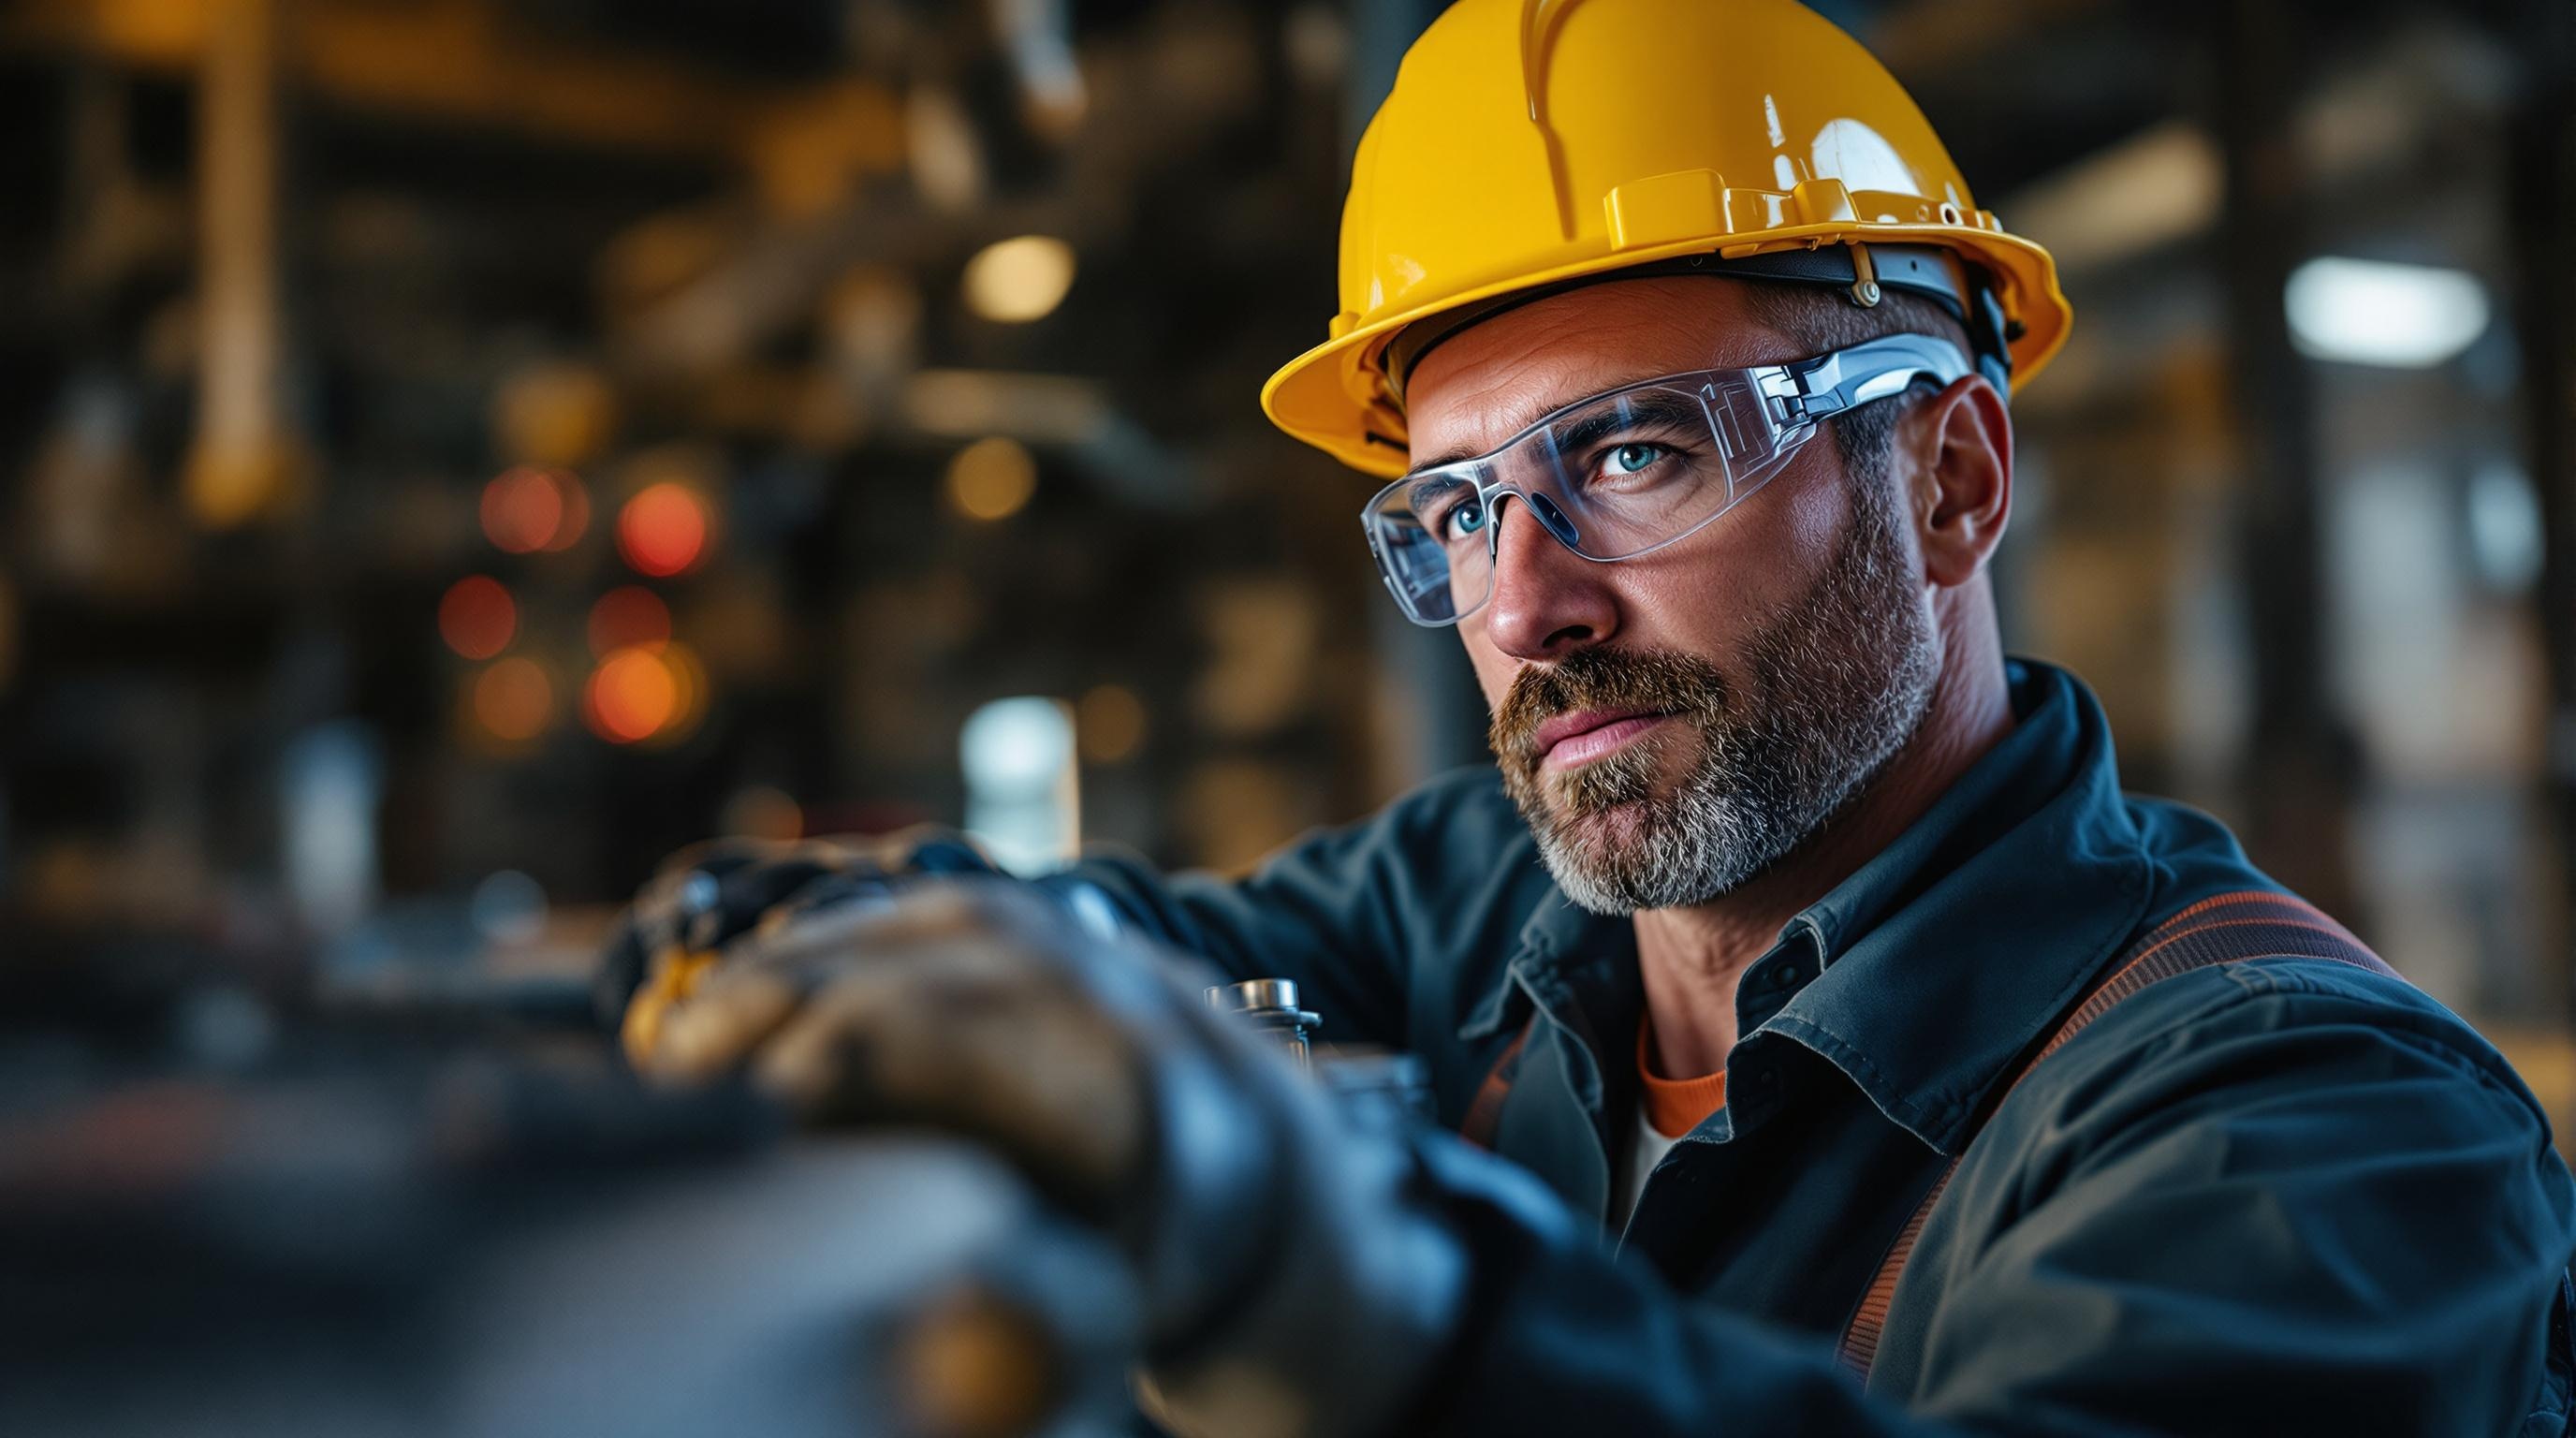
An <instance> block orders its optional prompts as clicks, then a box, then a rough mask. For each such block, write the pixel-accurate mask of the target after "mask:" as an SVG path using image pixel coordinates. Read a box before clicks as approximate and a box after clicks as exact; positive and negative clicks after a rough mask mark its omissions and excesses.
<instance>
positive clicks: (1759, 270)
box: [1385, 243, 2012, 395]
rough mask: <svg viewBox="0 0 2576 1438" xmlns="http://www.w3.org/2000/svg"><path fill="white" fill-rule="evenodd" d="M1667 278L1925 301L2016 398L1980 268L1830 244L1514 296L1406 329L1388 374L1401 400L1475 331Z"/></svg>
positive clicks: (1914, 251)
mask: <svg viewBox="0 0 2576 1438" xmlns="http://www.w3.org/2000/svg"><path fill="white" fill-rule="evenodd" d="M1666 275H1719V276H1726V277H1732V278H1742V279H1753V280H1773V281H1779V282H1783V283H1788V284H1802V285H1815V286H1818V287H1820V288H1831V289H1836V290H1840V291H1842V292H1843V294H1844V295H1845V297H1847V298H1849V299H1850V300H1851V302H1852V303H1853V304H1856V305H1861V306H1864V307H1867V306H1875V305H1876V304H1877V303H1878V300H1879V299H1880V298H1881V296H1882V294H1883V292H1884V291H1885V290H1890V289H1894V290H1903V291H1905V292H1906V293H1908V294H1912V295H1918V296H1920V297H1922V298H1924V299H1928V300H1930V301H1932V302H1933V303H1935V304H1937V305H1939V306H1941V308H1943V309H1945V310H1947V311H1949V312H1950V317H1951V318H1952V319H1955V320H1957V321H1958V322H1959V323H1960V325H1961V326H1962V327H1963V328H1965V329H1966V330H1967V332H1968V343H1969V347H1970V349H1971V350H1972V351H1973V358H1974V359H1975V360H1976V363H1977V370H1978V372H1979V373H1980V374H1983V375H1984V376H1985V377H1986V378H1987V379H1988V380H1989V381H1990V382H1992V383H1993V385H1994V387H1995V388H1996V389H1997V390H2000V391H2002V392H2003V393H2005V394H2010V393H2011V392H2012V352H2011V350H2010V349H2009V348H2008V347H2007V345H2006V340H2007V339H2008V338H2009V336H2008V334H2007V332H2006V326H2005V323H2004V311H2003V303H2002V301H2001V300H2000V299H1998V298H1997V297H1996V295H1995V292H1994V287H1993V286H1992V285H1991V284H1989V283H1987V282H1986V280H1985V277H1984V276H1983V275H1982V274H1981V273H1980V272H1979V271H1978V270H1977V268H1976V267H1975V266H1973V265H1970V264H1967V263H1966V262H1964V261H1962V260H1961V259H1959V257H1958V256H1957V255H1955V254H1953V253H1952V252H1951V251H1949V250H1948V249H1945V248H1943V247H1942V246H1939V245H1888V244H1870V245H1862V244H1859V243H1851V244H1828V245H1819V246H1817V247H1816V248H1814V249H1794V250H1774V251H1771V252H1770V253H1768V254H1759V255H1746V256H1744V257H1743V258H1741V259H1732V260H1730V259H1725V258H1722V257H1720V256H1718V255H1715V254H1698V255H1683V256H1680V257H1678V258H1675V259H1669V260H1658V261H1654V262H1652V263H1649V264H1643V265H1632V266H1630V267H1628V268H1626V269H1620V270H1611V271H1608V272H1606V273H1603V274H1597V275H1586V276H1584V277H1582V278H1581V279H1575V280H1568V281H1566V282H1565V283H1563V284H1556V285H1540V286H1537V287H1535V288H1532V289H1526V290H1515V291H1513V292H1512V293H1510V294H1507V295H1498V296H1496V297H1494V298H1493V299H1490V300H1486V301H1484V302H1483V303H1481V304H1469V305H1461V306H1459V307H1458V308H1456V309H1453V310H1450V311H1447V312H1446V313H1443V314H1438V315H1434V316H1432V317H1431V318H1429V319H1426V320H1422V321H1420V322H1418V323H1416V324H1412V325H1408V326H1406V327H1405V328H1404V329H1403V330H1402V331H1400V332H1398V333H1397V334H1396V336H1395V338H1393V339H1392V340H1390V341H1388V342H1387V348H1386V359H1385V372H1386V374H1387V376H1388V377H1389V378H1391V379H1393V380H1394V382H1395V387H1396V389H1397V392H1398V394H1399V395H1400V394H1401V392H1402V389H1403V387H1404V385H1406V384H1407V383H1408V382H1410V381H1411V379H1412V378H1413V369H1414V366H1416V365H1418V364H1420V363H1421V362H1422V357H1423V356H1424V355H1426V354H1428V353H1430V352H1431V350H1432V349H1433V348H1434V347H1435V346H1437V345H1438V344H1439V343H1440V342H1441V341H1442V340H1445V339H1447V338H1449V337H1450V336H1451V335H1454V334H1456V333H1458V332H1459V331H1461V330H1464V329H1466V328H1467V327H1468V326H1470V325H1473V324H1476V323H1478V322H1479V321H1482V320H1489V319H1492V318H1493V317H1494V316H1496V315H1499V314H1502V313H1504V312H1506V311H1509V310H1516V309H1518V308H1520V307H1521V306H1523V305H1526V304H1534V303H1536V302H1538V301H1539V300H1543V299H1546V298H1548V297H1550V296H1552V295H1561V294H1564V293H1566V292H1568V291H1571V290H1579V289H1582V288H1584V287H1585V286H1588V285H1598V284H1607V283H1609V282H1611V281H1613V280H1642V279H1653V278H1658V277H1661V276H1666Z"/></svg>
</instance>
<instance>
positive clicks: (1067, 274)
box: [966, 235, 1073, 324]
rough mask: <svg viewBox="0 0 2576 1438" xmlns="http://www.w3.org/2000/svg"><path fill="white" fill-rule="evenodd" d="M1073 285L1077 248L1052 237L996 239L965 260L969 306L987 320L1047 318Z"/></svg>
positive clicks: (1017, 321)
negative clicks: (973, 256) (1074, 250)
mask: <svg viewBox="0 0 2576 1438" xmlns="http://www.w3.org/2000/svg"><path fill="white" fill-rule="evenodd" d="M1072 288H1073V246H1071V245H1068V244H1066V243H1065V242H1064V241H1062V240H1059V239H1057V238H1055V237H1054V236H1053V235H1018V236H1015V237H1013V238H1011V239H1007V240H997V241H995V242H994V243H992V244H989V245H986V246H985V247H984V248H983V249H982V250H981V251H979V252H977V254H976V256H975V258H973V259H971V260H968V261H967V262H966V306H967V308H969V309H971V310H973V311H974V312H975V313H977V314H979V315H982V316H983V317H984V318H986V319H988V320H1000V321H1002V322H1003V323H1005V324H1025V323H1027V322H1028V321H1030V320H1034V319H1043V318H1044V317H1046V316H1047V315H1048V314H1050V313H1053V312H1054V310H1055V307H1056V306H1057V305H1060V304H1062V303H1064V296H1065V291H1067V290H1070V289H1072Z"/></svg>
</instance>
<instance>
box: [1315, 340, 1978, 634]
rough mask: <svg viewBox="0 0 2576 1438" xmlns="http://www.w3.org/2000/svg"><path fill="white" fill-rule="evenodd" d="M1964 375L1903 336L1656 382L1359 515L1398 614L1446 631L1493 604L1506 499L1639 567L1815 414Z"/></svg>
mask: <svg viewBox="0 0 2576 1438" xmlns="http://www.w3.org/2000/svg"><path fill="white" fill-rule="evenodd" d="M1966 371H1967V366H1966V360H1965V358H1964V357H1962V356H1960V355H1959V354H1958V353H1957V351H1956V349H1955V347H1953V346H1951V345H1948V344H1946V343H1943V342H1941V341H1938V340H1932V339H1928V338H1925V337H1921V336H1914V335H1900V336H1891V337H1889V338H1886V339H1881V340H1873V341H1869V342H1867V343H1865V344H1861V345H1856V346H1854V347H1852V348H1851V349H1848V350H1842V351H1838V352H1836V353H1834V354H1830V355H1820V356H1817V357H1816V358H1814V359H1811V360H1802V361H1799V362H1797V363H1795V364H1788V365H1767V366H1763V367H1761V368H1757V369H1746V370H1719V371H1709V372H1705V373H1700V374H1690V375H1672V376H1667V377H1665V378H1663V379H1656V380H1647V381H1645V382H1643V383H1641V384H1635V385H1630V386H1627V387H1626V388H1623V389H1616V390H1612V391H1609V392H1608V393H1606V394H1601V395H1596V396H1594V397H1593V398H1591V399H1588V400H1585V401H1583V402H1581V403H1579V404H1574V405H1569V406H1567V407H1566V408H1564V409H1562V410H1559V411H1557V412H1556V413H1554V414H1551V415H1549V416H1547V417H1546V418H1545V419H1542V420H1540V421H1539V422H1538V423H1537V424H1536V425H1533V426H1531V427H1530V428H1529V429H1527V430H1525V431H1523V432H1522V433H1521V434H1520V435H1519V436H1518V437H1517V438H1515V439H1513V440H1512V442H1511V443H1509V444H1506V445H1504V446H1503V447H1502V448H1501V449H1498V450H1496V451H1494V452H1493V453H1492V454H1489V455H1486V456H1484V457H1483V458H1481V459H1470V460H1462V461H1460V462H1458V463H1456V464H1448V465H1442V466H1440V467H1439V468H1436V469H1430V470H1424V471H1422V472H1420V473H1416V474H1411V475H1407V476H1405V477H1404V478H1402V479H1399V480H1397V481H1396V482H1395V483H1393V484H1391V485H1389V486H1387V487H1386V488H1385V489H1383V490H1381V491H1379V493H1378V495H1377V497H1376V498H1375V499H1374V500H1372V501H1370V503H1369V507H1368V508H1367V509H1366V510H1364V511H1362V513H1361V522H1362V523H1363V524H1364V525H1365V526H1366V528H1367V530H1368V535H1369V544H1370V547H1371V548H1372V550H1373V551H1374V552H1375V553H1376V555H1377V560H1378V567H1379V569H1380V570H1381V571H1382V572H1383V573H1384V574H1385V576H1386V585H1387V588H1388V590H1389V591H1391V592H1392V593H1393V594H1394V595H1395V599H1396V603H1397V604H1399V605H1401V606H1402V607H1403V609H1404V612H1405V616H1406V617H1407V618H1409V619H1411V620H1413V622H1414V623H1416V624H1431V625H1438V624H1453V623H1456V622H1457V621H1458V620H1459V619H1461V618H1464V617H1465V616H1467V615H1469V614H1473V613H1474V612H1475V611H1476V610H1477V609H1478V608H1480V607H1482V606H1483V604H1484V603H1485V601H1486V600H1487V599H1489V598H1491V597H1492V592H1493V580H1494V554H1495V548H1496V545H1497V544H1498V542H1499V540H1498V530H1497V526H1498V525H1499V524H1500V523H1501V522H1502V520H1503V517H1504V512H1505V508H1506V505H1507V502H1508V501H1518V505H1517V511H1516V513H1515V514H1514V518H1516V519H1519V520H1521V521H1522V522H1534V523H1536V524H1538V525H1540V526H1541V527H1542V528H1544V529H1546V531H1547V532H1548V533H1549V534H1550V535H1551V536H1553V537H1554V538H1555V540H1556V541H1557V543H1559V544H1562V545H1564V546H1565V547H1566V548H1567V549H1570V550H1572V551H1574V552H1575V553H1576V554H1579V555H1581V556H1583V557H1584V558H1586V559H1591V560H1599V561H1609V560H1615V559H1629V558H1633V557H1635V556H1637V555H1640V554H1643V553H1645V552H1647V551H1648V550H1651V549H1657V548H1660V547H1662V546H1664V545H1667V544H1670V543H1672V542H1673V541H1675V540H1677V539H1681V538H1683V537H1685V536H1687V535H1689V534H1692V533H1694V532H1695V531H1697V530H1698V529H1699V528H1700V527H1701V526H1703V525H1706V524H1708V523H1710V522H1711V521H1713V520H1715V519H1716V518H1717V517H1718V516H1719V515H1721V514H1724V513H1725V512H1726V511H1727V510H1729V509H1732V508H1734V507H1735V506H1736V505H1738V504H1741V503H1743V502H1744V500H1745V499H1746V498H1747V497H1748V496H1750V495H1751V494H1752V493H1753V492H1754V491H1755V490H1758V489H1760V488H1761V487H1762V486H1763V485H1764V484H1766V483H1768V482H1769V481H1770V479H1771V477H1772V476H1774V475H1776V474H1778V473H1779V472H1780V471H1781V470H1782V469H1784V468H1786V467H1787V465H1788V462H1789V459H1790V457H1791V456H1793V455H1795V454H1796V453H1797V451H1798V450H1799V449H1800V448H1801V447H1802V446H1804V445H1805V444H1806V442H1807V441H1808V440H1809V439H1812V438H1813V437H1814V436H1815V434H1816V431H1817V425H1816V421H1817V420H1818V419H1819V418H1820V417H1822V416H1824V415H1827V414H1833V413H1838V412H1840V411H1841V410H1843V409H1847V408H1849V407H1850V406H1851V405H1853V404H1856V403H1867V402H1868V401H1870V400H1873V399H1877V398H1883V397H1885V396H1886V395H1888V394H1893V393H1896V392H1898V391H1900V390H1902V389H1903V388H1904V387H1905V386H1906V385H1907V384H1910V383H1911V382H1912V381H1913V380H1914V379H1915V378H1918V377H1924V376H1929V377H1931V378H1935V379H1940V380H1943V381H1945V382H1946V381H1948V380H1951V379H1955V378H1957V377H1958V376H1959V375H1961V374H1964V373H1966Z"/></svg>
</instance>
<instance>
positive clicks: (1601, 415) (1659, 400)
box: [1404, 389, 1708, 479]
mask: <svg viewBox="0 0 2576 1438" xmlns="http://www.w3.org/2000/svg"><path fill="white" fill-rule="evenodd" d="M1573 403H1575V404H1581V403H1583V401H1581V400H1575V401H1573ZM1541 413H1542V414H1549V413H1554V411H1552V410H1549V411H1541ZM1707 419H1708V410H1707V407H1706V406H1704V405H1702V404H1701V403H1700V401H1699V399H1698V398H1697V397H1696V396H1693V395H1686V394H1681V393H1678V392H1676V391H1672V390H1656V389H1649V390H1645V391H1642V392H1639V393H1637V394H1633V395H1630V396H1628V398H1627V402H1626V403H1625V404H1615V405H1604V406H1603V407H1601V408H1600V409H1597V410H1594V411H1593V412H1592V413H1590V414H1587V415H1584V416H1583V417H1581V418H1580V419H1577V420H1575V421H1574V422H1572V423H1571V424H1568V425H1567V426H1565V428H1564V429H1562V430H1560V431H1558V433H1557V436H1556V447H1557V448H1558V449H1559V450H1570V449H1581V448H1583V447H1584V446H1586V445H1588V444H1591V443H1593V442H1595V441H1597V440H1599V439H1601V438H1602V437H1603V436H1605V435H1610V434H1615V433H1617V432H1618V431H1620V430H1623V429H1627V428H1629V427H1631V426H1633V425H1640V424H1691V423H1706V422H1707ZM1528 433H1529V430H1528V427H1527V426H1523V427H1522V428H1521V429H1518V430H1515V431H1513V434H1514V435H1515V436H1526V435H1527V434H1528ZM1504 448H1506V449H1508V448H1510V444H1509V443H1508V442H1507V443H1506V444H1505V445H1504ZM1485 453H1492V451H1485ZM1480 457H1481V455H1480V453H1479V452H1478V451H1476V450H1472V449H1453V450H1450V451H1449V452H1448V453H1446V454H1443V455H1441V456H1440V457H1439V458H1437V459H1433V460H1429V461H1427V462H1425V463H1422V464H1417V465H1415V466H1414V467H1413V468H1411V469H1409V470H1406V471H1405V472H1404V477H1405V478H1406V479H1418V478H1420V477H1421V476H1422V475H1424V474H1427V473H1429V472H1430V471H1432V470H1435V469H1445V468H1447V467H1448V466H1450V465H1453V464H1457V463H1459V462H1460V461H1462V460H1470V459H1477V458H1480Z"/></svg>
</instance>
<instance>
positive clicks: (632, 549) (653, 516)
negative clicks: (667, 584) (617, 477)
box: [617, 480, 707, 579]
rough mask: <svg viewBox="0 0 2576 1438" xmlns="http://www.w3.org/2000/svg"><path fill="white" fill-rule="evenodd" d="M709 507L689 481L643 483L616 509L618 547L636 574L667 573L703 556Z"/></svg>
mask: <svg viewBox="0 0 2576 1438" xmlns="http://www.w3.org/2000/svg"><path fill="white" fill-rule="evenodd" d="M706 549H707V510H706V504H705V502H704V501H702V500H700V499H699V498H698V496H697V495H696V494H695V493H694V492H692V491H691V490H690V489H689V487H688V486H686V485H684V484H678V483H675V482H672V481H669V480H665V481H663V482H662V483H660V484H652V485H647V486H645V487H644V488H643V489H641V490H639V491H637V492H636V495H635V497H634V498H633V499H630V500H628V501H626V507H625V508H624V509H622V510H619V511H618V514H617V552H618V553H619V554H620V555H623V556H624V557H625V559H626V562H627V563H628V564H629V565H631V566H633V567H634V569H635V572H636V573H638V574H644V575H649V576H651V577H653V578H655V579H667V578H669V577H670V576H672V575H674V574H681V573H685V572H687V571H688V570H689V569H691V568H693V567H695V566H696V564H697V562H698V561H699V560H700V559H702V558H704V557H705V556H706Z"/></svg>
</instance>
